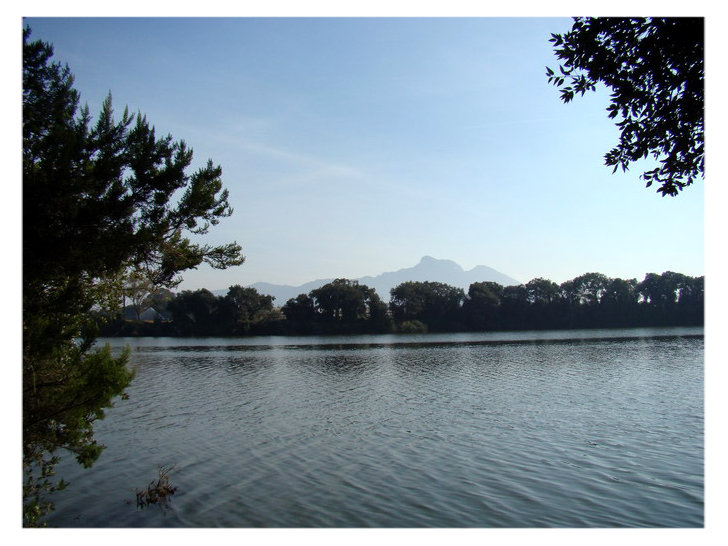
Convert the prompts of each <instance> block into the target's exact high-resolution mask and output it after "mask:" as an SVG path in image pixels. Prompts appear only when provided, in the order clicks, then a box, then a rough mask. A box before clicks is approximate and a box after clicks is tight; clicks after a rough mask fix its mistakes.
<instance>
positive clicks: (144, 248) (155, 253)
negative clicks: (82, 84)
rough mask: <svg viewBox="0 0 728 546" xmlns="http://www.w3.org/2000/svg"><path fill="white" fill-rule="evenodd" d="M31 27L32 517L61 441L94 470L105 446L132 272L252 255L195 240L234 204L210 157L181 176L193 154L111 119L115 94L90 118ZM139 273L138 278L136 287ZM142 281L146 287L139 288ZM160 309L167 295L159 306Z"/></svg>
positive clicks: (160, 280)
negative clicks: (107, 326)
mask: <svg viewBox="0 0 728 546" xmlns="http://www.w3.org/2000/svg"><path fill="white" fill-rule="evenodd" d="M29 36H30V30H29V29H26V30H25V31H24V32H23V462H24V468H25V471H26V477H27V479H26V484H25V487H24V515H25V521H24V523H25V524H26V525H36V524H39V523H40V518H41V517H42V515H43V513H45V512H46V511H47V510H48V509H50V507H51V504H50V503H49V502H48V501H47V500H44V499H43V498H41V497H42V496H43V495H44V494H45V493H48V492H52V491H53V490H54V486H52V485H48V484H47V483H46V481H45V480H46V478H47V476H50V475H52V473H53V466H54V464H55V462H56V461H57V457H56V456H55V455H52V454H53V453H54V452H56V451H57V450H58V449H65V450H68V451H70V452H72V453H74V454H75V456H76V459H77V460H78V462H79V463H81V464H83V465H84V466H90V465H91V464H93V462H94V461H95V460H96V459H97V458H98V456H99V454H100V453H101V451H102V449H103V446H101V445H99V444H97V443H96V442H95V441H94V439H93V423H94V421H96V420H97V419H101V418H103V416H104V408H108V407H110V406H111V404H112V400H113V399H114V398H115V397H117V396H120V395H123V393H124V389H125V388H126V387H127V385H128V384H129V382H130V381H131V378H132V372H131V371H129V370H128V369H127V366H126V362H127V355H126V354H125V353H124V354H121V355H113V354H112V353H111V352H110V350H109V349H108V348H101V349H98V348H96V349H94V348H92V347H93V342H94V339H95V336H96V334H97V332H98V319H99V318H100V317H109V316H112V315H113V312H114V310H115V309H118V307H119V305H120V303H121V298H122V294H123V293H124V289H125V287H127V288H128V287H129V279H131V278H132V277H136V281H139V282H138V283H137V282H136V281H135V283H136V285H135V288H134V294H135V298H136V297H137V296H139V300H138V301H137V302H136V303H135V305H137V304H138V309H141V307H142V306H143V301H144V298H143V297H144V291H148V292H150V293H154V292H155V291H158V290H159V289H161V288H163V287H171V286H175V285H176V284H177V283H178V281H179V277H178V275H179V273H180V272H181V271H184V270H185V269H189V268H193V267H196V266H197V265H199V264H201V263H203V262H204V263H208V264H210V265H211V266H212V267H217V268H225V267H229V266H233V265H239V264H241V263H242V262H243V257H242V255H241V254H240V250H241V249H240V246H239V245H237V244H236V243H230V244H227V245H221V246H216V247H213V246H209V245H201V244H196V243H192V242H191V241H190V240H189V239H188V238H187V237H186V236H185V234H186V233H194V234H198V235H199V234H204V233H206V232H207V230H208V229H209V227H210V226H212V225H214V224H216V223H217V222H218V221H219V219H220V218H223V217H226V216H229V215H230V214H231V213H232V209H231V208H230V206H229V204H228V194H227V191H226V190H223V189H222V181H221V179H220V176H221V170H220V168H219V167H216V166H214V165H213V164H212V163H211V162H208V164H207V165H206V166H205V167H203V168H201V169H199V170H198V171H196V172H194V173H193V174H191V175H188V174H186V169H187V168H188V167H189V166H190V164H191V161H192V151H191V150H190V149H188V148H187V146H186V145H185V143H184V142H181V141H180V142H175V141H173V140H172V137H170V136H167V137H163V138H157V137H156V135H155V131H154V128H153V127H151V126H150V125H149V123H148V122H147V120H146V118H145V117H144V116H141V115H137V116H133V115H129V114H128V112H127V111H124V113H123V115H122V116H121V119H120V120H118V121H117V120H115V119H114V116H113V110H112V106H111V97H110V96H109V98H107V100H106V101H105V102H104V104H103V106H102V108H101V111H100V113H99V115H98V117H97V118H96V121H95V122H94V123H92V120H91V116H90V114H89V109H88V108H87V107H83V108H79V94H78V92H77V91H76V90H75V89H74V88H73V76H72V74H71V72H70V70H69V68H68V67H66V66H62V65H60V64H59V63H56V62H53V61H52V56H53V48H52V47H51V46H50V45H49V44H47V43H44V42H41V41H34V42H31V41H29ZM142 280H143V281H144V282H143V283H142V282H141V281H142ZM142 285H144V286H142ZM157 303H159V302H157Z"/></svg>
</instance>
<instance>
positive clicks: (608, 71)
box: [546, 17, 704, 196]
mask: <svg viewBox="0 0 728 546" xmlns="http://www.w3.org/2000/svg"><path fill="white" fill-rule="evenodd" d="M550 41H551V42H552V43H553V45H554V50H555V53H556V57H558V58H559V59H560V60H561V61H562V64H561V66H560V67H559V70H558V72H557V71H554V70H552V69H551V68H548V67H547V68H546V75H547V76H548V81H549V82H550V83H552V84H554V85H556V86H557V87H559V88H560V89H561V99H562V100H563V101H564V102H570V101H571V100H572V99H573V98H574V96H575V95H576V94H577V93H578V94H580V95H584V94H585V93H586V92H587V91H593V90H595V89H596V85H597V84H598V83H603V84H604V85H606V86H607V87H608V88H609V89H611V91H612V94H611V97H612V98H611V104H610V105H609V106H608V107H607V111H608V112H609V118H610V119H614V118H617V117H619V118H620V121H618V122H617V124H616V125H617V127H618V128H619V129H620V131H621V134H620V138H619V143H618V144H617V146H615V147H614V148H613V149H612V150H610V151H609V152H608V153H607V154H606V155H605V164H606V165H608V166H611V167H613V168H614V171H616V170H617V169H618V168H619V167H621V168H622V169H623V170H627V168H628V167H629V165H630V163H632V162H634V161H637V160H640V159H644V158H646V157H648V156H650V155H651V156H652V157H653V158H654V159H655V160H658V161H659V163H660V166H659V167H656V168H654V169H651V170H647V171H645V172H644V173H643V174H642V178H643V180H645V182H646V185H647V187H649V186H651V185H652V183H653V182H657V183H658V184H659V187H658V189H657V191H658V192H659V193H661V194H662V195H663V196H665V195H671V196H675V195H678V193H679V192H680V191H681V190H682V189H683V188H684V187H686V186H689V185H690V184H692V183H693V182H694V181H695V179H696V178H698V177H701V178H703V177H704V172H703V167H704V147H703V123H704V112H703V110H704V98H703V87H704V86H703V78H704V68H703V64H704V62H703V61H704V29H703V19H702V18H611V17H607V18H592V17H577V18H575V19H574V25H573V26H572V28H571V30H570V31H569V32H566V33H564V34H552V38H551V40H550Z"/></svg>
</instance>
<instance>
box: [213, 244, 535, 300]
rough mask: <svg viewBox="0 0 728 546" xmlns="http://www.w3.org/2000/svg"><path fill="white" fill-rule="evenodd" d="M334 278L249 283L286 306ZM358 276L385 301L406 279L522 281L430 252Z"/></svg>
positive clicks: (466, 284) (459, 282)
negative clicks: (370, 274)
mask: <svg viewBox="0 0 728 546" xmlns="http://www.w3.org/2000/svg"><path fill="white" fill-rule="evenodd" d="M332 280H333V279H319V280H316V281H311V282H308V283H306V284H302V285H300V286H288V285H280V284H270V283H266V282H257V283H255V284H252V285H250V286H251V287H252V288H255V289H256V290H257V291H258V292H260V293H261V294H269V295H271V296H274V297H275V305H277V306H283V305H285V303H286V302H287V301H288V300H289V299H291V298H295V297H296V296H298V295H299V294H308V293H309V292H310V291H311V290H314V289H316V288H318V287H320V286H323V285H324V284H326V283H329V282H331V281H332ZM355 280H357V281H359V284H366V285H367V286H369V287H371V288H374V289H375V290H376V291H377V294H379V297H380V298H382V300H383V301H384V302H385V303H387V302H389V291H390V290H391V289H392V288H394V287H395V286H397V285H399V284H402V283H403V282H407V281H435V282H442V283H445V284H449V285H451V286H457V287H458V288H462V289H463V290H465V291H466V292H467V290H468V288H469V287H470V285H471V284H472V283H474V282H483V281H493V282H497V283H498V284H501V285H503V286H510V285H514V284H521V283H520V281H517V280H516V279H514V278H513V277H509V276H508V275H505V274H503V273H501V272H500V271H496V270H495V269H493V268H491V267H487V266H484V265H479V266H477V267H474V268H473V269H470V270H469V271H465V270H464V269H463V268H462V267H460V266H459V265H458V264H456V263H455V262H453V261H451V260H438V259H436V258H432V257H431V256H425V257H423V258H422V259H421V260H420V263H418V264H417V265H415V266H414V267H406V268H404V269H400V270H399V271H391V272H388V273H382V274H380V275H377V276H375V277H361V278H359V279H355ZM214 293H215V294H218V295H225V294H227V289H225V290H215V291H214Z"/></svg>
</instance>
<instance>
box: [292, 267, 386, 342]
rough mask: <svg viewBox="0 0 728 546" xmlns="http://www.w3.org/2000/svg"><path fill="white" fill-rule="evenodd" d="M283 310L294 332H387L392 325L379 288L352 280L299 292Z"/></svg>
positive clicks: (333, 282)
mask: <svg viewBox="0 0 728 546" xmlns="http://www.w3.org/2000/svg"><path fill="white" fill-rule="evenodd" d="M282 312H283V314H284V315H285V316H286V323H287V324H286V329H287V331H288V332H291V333H304V334H312V333H317V334H334V333H335V334H353V333H384V332H388V331H389V330H390V328H391V321H390V319H389V315H388V313H387V306H386V304H385V303H384V302H382V300H381V299H380V298H379V295H378V294H377V292H376V290H374V289H373V288H370V287H368V286H366V285H364V284H359V283H358V282H357V281H351V280H349V279H336V280H335V281H332V282H330V283H328V284H325V285H323V286H321V287H320V288H317V289H315V290H312V291H311V292H310V293H309V294H308V295H306V294H300V295H299V296H298V297H296V298H292V299H290V300H288V301H287V302H286V305H285V306H284V307H283V309H282Z"/></svg>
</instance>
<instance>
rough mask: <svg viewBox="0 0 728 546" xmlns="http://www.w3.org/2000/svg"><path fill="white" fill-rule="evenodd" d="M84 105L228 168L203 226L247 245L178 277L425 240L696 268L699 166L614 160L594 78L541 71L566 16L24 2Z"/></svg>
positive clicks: (611, 272) (361, 266) (393, 264)
mask: <svg viewBox="0 0 728 546" xmlns="http://www.w3.org/2000/svg"><path fill="white" fill-rule="evenodd" d="M25 22H26V23H27V24H28V25H29V26H30V27H31V29H32V31H33V34H32V37H33V38H35V39H42V40H45V41H48V42H51V43H53V45H54V47H55V52H56V59H57V60H60V61H62V62H66V63H68V64H69V66H70V68H71V70H72V72H73V73H74V75H75V77H76V88H77V89H78V90H79V91H80V93H81V101H82V103H88V105H89V107H90V109H91V112H92V114H94V113H97V112H98V110H99V108H100V105H101V102H102V100H103V99H104V97H105V96H106V94H107V93H108V92H109V91H111V93H112V95H113V101H114V105H115V108H116V111H117V113H118V114H119V115H121V112H122V111H123V108H124V106H128V107H129V109H130V111H132V112H136V111H141V112H142V113H144V114H146V115H147V117H148V119H149V120H150V121H151V122H152V123H153V124H154V125H155V126H156V129H157V132H158V134H159V135H165V134H167V133H170V134H172V136H173V137H174V138H176V139H184V140H185V141H186V142H187V143H188V144H189V145H190V146H191V147H192V148H193V149H194V152H195V165H196V166H200V165H202V164H204V163H205V162H206V161H207V159H208V158H211V159H212V160H213V161H214V162H215V163H217V164H220V165H221V166H222V168H223V181H224V183H225V186H226V187H227V188H228V189H229V190H230V201H231V204H232V206H233V208H234V209H235V213H234V215H233V216H232V217H230V218H228V219H225V220H223V221H222V222H221V223H220V225H218V226H217V227H216V228H213V230H212V231H211V232H210V234H209V236H208V240H209V241H210V242H229V241H232V240H236V241H237V242H238V243H240V244H241V245H242V246H243V250H244V254H245V256H246V262H245V264H244V265H243V266H241V267H238V268H233V269H230V270H227V271H214V270H211V269H209V268H203V267H201V268H200V269H199V270H197V271H193V272H189V273H186V274H185V276H184V277H185V281H184V283H183V284H182V285H181V287H180V288H187V289H196V288H201V287H205V288H209V289H220V288H226V287H228V286H230V285H232V284H243V285H247V284H251V283H254V282H256V281H268V282H274V283H284V284H301V283H304V282H306V281H310V280H314V279H317V278H333V277H348V278H356V277H361V276H365V275H376V274H378V273H381V272H384V271H393V270H397V269H401V268H403V267H409V266H412V265H414V264H416V263H417V262H418V261H419V259H420V258H421V257H422V256H423V255H430V256H433V257H436V258H446V259H451V260H454V261H456V262H458V263H459V264H460V265H462V266H463V267H465V268H466V269H470V268H472V267H474V266H476V265H481V264H482V265H487V266H490V267H493V268H495V269H497V270H499V271H502V272H503V273H505V274H507V275H510V276H512V277H515V278H516V279H518V280H520V281H522V282H527V281H529V280H531V279H533V278H535V277H545V278H548V279H551V280H553V281H555V282H558V283H561V282H563V281H565V280H568V279H571V278H573V277H576V276H577V275H580V274H582V273H586V272H591V271H597V272H601V273H604V274H606V275H608V276H612V277H623V278H633V277H636V278H637V279H638V280H641V279H642V278H644V275H645V273H647V272H656V273H662V272H663V271H667V270H672V271H677V272H681V273H685V274H688V275H703V274H704V245H703V216H704V210H703V199H704V194H703V186H704V183H703V182H702V181H699V182H698V183H697V184H695V185H693V186H692V187H689V188H687V189H686V190H685V191H683V192H682V194H681V195H680V196H679V197H677V198H667V197H666V198H663V197H661V196H660V195H659V194H657V193H656V192H655V190H654V188H649V189H647V188H645V187H644V183H643V182H642V181H641V180H640V179H639V174H641V172H642V171H643V170H644V169H645V168H646V167H647V165H640V164H635V165H633V166H632V169H631V170H630V171H628V172H627V173H626V174H622V173H616V174H612V172H611V169H609V168H607V167H605V166H604V165H603V156H604V153H605V152H607V151H608V150H609V149H610V148H611V147H612V146H613V145H614V144H615V143H616V141H617V138H618V132H617V129H616V128H615V127H614V124H613V122H612V121H610V120H608V119H607V116H606V113H605V107H606V105H607V104H608V93H607V92H606V91H603V90H602V91H600V92H599V93H595V94H594V93H593V94H590V95H587V96H585V97H583V98H579V99H576V100H575V101H574V102H573V103H571V104H568V105H565V104H563V103H562V102H561V101H560V100H559V92H558V90H557V89H556V88H555V87H553V86H550V85H549V84H548V83H547V81H546V77H545V75H544V74H545V66H547V65H548V66H551V67H553V68H556V67H557V66H558V63H557V62H556V59H555V57H554V55H553V50H552V47H551V44H550V43H549V42H548V38H549V36H550V33H552V32H564V31H566V30H568V29H569V28H570V26H571V21H570V20H569V19H564V18H465V19H458V18H446V19H437V18H435V19H424V18H417V19H381V18H369V19H362V18H347V19H333V18H327V19H306V18H294V19H282V18H275V19H250V18H249V19H245V18H234V19H233V18H229V19H210V18H207V19H123V18H110V19H94V18H82V19H81V18H77V19H73V18H55V19H38V18H29V19H26V21H25Z"/></svg>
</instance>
